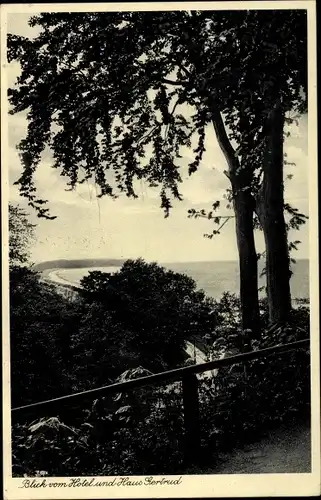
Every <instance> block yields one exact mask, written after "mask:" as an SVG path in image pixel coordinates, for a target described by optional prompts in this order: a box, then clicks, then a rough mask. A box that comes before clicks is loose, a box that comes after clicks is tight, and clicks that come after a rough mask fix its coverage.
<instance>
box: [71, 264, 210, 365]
mask: <svg viewBox="0 0 321 500" xmlns="http://www.w3.org/2000/svg"><path fill="white" fill-rule="evenodd" d="M81 284H82V290H81V291H80V293H81V296H82V297H83V299H84V300H85V302H86V303H87V304H91V306H90V310H89V316H88V317H87V319H88V318H91V319H88V322H87V324H88V327H89V329H90V330H91V329H92V325H97V328H98V329H99V330H101V331H104V332H105V334H106V335H107V337H108V336H110V335H111V336H112V338H113V339H114V340H113V341H112V342H111V347H112V344H113V343H114V347H115V348H119V335H118V336H117V334H116V335H115V334H114V333H112V330H113V328H114V326H113V325H118V330H119V328H120V327H121V328H122V329H123V331H124V332H125V333H124V334H123V335H121V337H123V343H124V349H125V350H126V351H127V352H131V353H132V356H134V357H135V353H136V358H138V359H139V362H140V364H141V365H142V366H144V368H148V369H158V370H160V369H165V368H166V367H172V366H177V364H178V363H179V361H183V360H184V347H185V342H186V340H188V339H190V338H191V337H192V336H193V335H198V336H201V337H203V336H204V335H205V334H206V333H212V332H213V331H214V329H215V327H216V326H217V315H216V314H215V313H214V306H215V302H214V301H213V300H212V299H210V298H207V297H206V296H205V294H204V292H202V291H199V290H197V288H196V283H195V281H194V280H193V279H192V278H189V277H188V276H185V275H182V274H179V273H174V272H173V271H170V270H166V269H165V268H163V267H161V266H159V265H158V264H156V263H152V264H148V263H147V262H145V261H143V260H142V259H138V260H128V261H126V262H125V263H124V265H123V266H122V268H121V270H120V271H118V272H116V273H115V274H112V275H108V274H106V273H101V272H99V271H93V272H90V273H89V274H88V276H85V277H84V278H83V279H82V282H81ZM106 315H107V316H106ZM107 317H108V318H109V319H108V321H109V325H110V326H109V328H107V327H103V326H102V323H103V322H105V321H106V318H107ZM99 318H100V319H99ZM95 328H96V327H95ZM108 330H109V331H110V334H108V333H107V331H108ZM91 336H92V333H91ZM152 353H153V354H152ZM136 361H137V360H136Z"/></svg>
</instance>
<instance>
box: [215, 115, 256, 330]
mask: <svg viewBox="0 0 321 500" xmlns="http://www.w3.org/2000/svg"><path fill="white" fill-rule="evenodd" d="M210 109H211V113H212V123H213V126H214V130H215V133H216V136H217V140H218V142H219V145H220V147H221V150H222V152H223V153H224V155H225V158H226V160H227V163H228V167H229V172H228V177H229V179H230V182H231V185H232V192H233V206H234V212H235V222H236V240H237V247H238V254H239V269H240V299H241V313H242V328H243V329H249V330H252V336H253V337H254V338H255V337H258V336H259V329H260V325H259V318H260V313H259V297H258V270H257V253H256V248H255V240H254V227H253V215H254V208H255V203H254V200H253V197H252V195H251V192H250V189H248V188H249V185H250V184H249V182H250V179H249V175H250V173H249V170H248V169H240V168H239V167H240V163H239V160H238V157H237V155H236V154H235V151H234V149H233V147H232V145H231V143H230V141H229V139H228V137H227V134H226V131H225V127H224V123H223V120H222V117H221V114H220V112H219V111H218V110H217V109H216V108H215V106H211V107H210ZM245 188H247V189H245Z"/></svg>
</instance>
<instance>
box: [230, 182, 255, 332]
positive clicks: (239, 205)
mask: <svg viewBox="0 0 321 500" xmlns="http://www.w3.org/2000/svg"><path fill="white" fill-rule="evenodd" d="M236 179H237V178H236ZM236 179H234V180H232V181H231V182H232V188H233V191H234V195H233V198H234V200H233V203H234V212H235V225H236V240H237V247H238V254H239V269H240V298H241V304H242V328H243V329H244V330H245V329H250V330H252V334H253V338H257V337H258V336H259V330H260V324H259V323H260V318H259V295H258V269H257V253H256V248H255V240H254V231H253V198H252V196H251V194H250V192H249V191H242V190H240V187H239V184H241V185H242V183H239V179H238V180H236Z"/></svg>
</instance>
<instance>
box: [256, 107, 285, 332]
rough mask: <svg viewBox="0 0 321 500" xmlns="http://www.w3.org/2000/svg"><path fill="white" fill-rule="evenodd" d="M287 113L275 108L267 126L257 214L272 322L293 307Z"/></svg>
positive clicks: (277, 320)
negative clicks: (285, 137) (287, 202)
mask: <svg viewBox="0 0 321 500" xmlns="http://www.w3.org/2000/svg"><path fill="white" fill-rule="evenodd" d="M283 128H284V113H283V110H282V106H281V104H280V103H277V105H276V106H275V107H274V109H273V110H272V111H271V113H270V116H269V118H268V123H267V128H266V150H265V156H264V165H263V176H264V177H263V183H262V188H261V191H260V193H259V196H258V199H257V214H258V216H259V219H260V223H261V225H262V229H263V232H264V239H265V246H266V279H267V297H268V304H269V320H270V322H271V323H275V322H278V323H280V322H284V321H286V320H287V318H288V316H289V313H290V310H291V293H290V262H289V252H288V242H287V232H286V225H285V219H284V184H283Z"/></svg>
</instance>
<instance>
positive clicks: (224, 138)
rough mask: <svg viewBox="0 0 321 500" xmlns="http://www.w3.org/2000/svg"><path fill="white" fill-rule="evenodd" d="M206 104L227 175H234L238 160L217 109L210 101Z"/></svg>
mask: <svg viewBox="0 0 321 500" xmlns="http://www.w3.org/2000/svg"><path fill="white" fill-rule="evenodd" d="M208 103H209V108H210V113H211V118H212V123H213V126H214V130H215V133H216V137H217V142H218V143H219V146H220V148H221V150H222V153H223V154H224V156H225V159H226V161H227V164H228V166H229V174H234V173H235V170H236V168H237V167H238V163H239V162H238V158H237V156H236V153H235V150H234V148H233V146H232V144H231V142H230V140H229V138H228V135H227V133H226V130H225V125H224V122H223V118H222V116H221V113H220V111H219V110H218V109H217V107H216V106H215V105H214V106H213V104H212V103H211V102H210V99H208Z"/></svg>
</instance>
